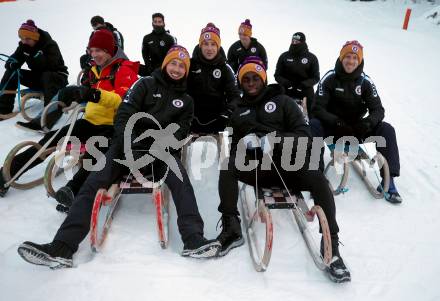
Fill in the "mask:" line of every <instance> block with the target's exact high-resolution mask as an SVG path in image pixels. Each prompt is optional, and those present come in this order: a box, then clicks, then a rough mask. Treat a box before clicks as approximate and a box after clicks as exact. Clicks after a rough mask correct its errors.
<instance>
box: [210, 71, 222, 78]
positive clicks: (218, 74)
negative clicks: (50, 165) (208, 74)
mask: <svg viewBox="0 0 440 301" xmlns="http://www.w3.org/2000/svg"><path fill="white" fill-rule="evenodd" d="M212 75H213V76H214V77H215V78H220V77H222V71H221V70H220V69H214V71H213V72H212Z"/></svg>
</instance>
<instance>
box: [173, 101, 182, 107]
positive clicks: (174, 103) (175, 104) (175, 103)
mask: <svg viewBox="0 0 440 301" xmlns="http://www.w3.org/2000/svg"><path fill="white" fill-rule="evenodd" d="M173 106H175V107H176V108H181V107H183V101H181V100H180V99H174V100H173Z"/></svg>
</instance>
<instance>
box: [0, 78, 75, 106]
mask: <svg viewBox="0 0 440 301" xmlns="http://www.w3.org/2000/svg"><path fill="white" fill-rule="evenodd" d="M13 73H14V71H11V70H9V69H6V72H5V74H4V75H3V78H2V80H1V82H0V89H3V87H4V85H6V83H7V82H8V80H9V78H10V77H11V75H12V74H13ZM17 84H18V78H17V73H15V75H14V76H13V77H12V78H11V79H10V80H9V82H8V84H7V85H6V86H5V89H6V90H16V89H17ZM20 84H21V85H23V86H26V87H28V88H30V89H32V90H38V91H43V94H44V105H45V106H46V105H47V104H48V103H49V102H50V100H51V99H52V97H54V96H55V95H56V94H57V93H58V90H59V89H61V88H64V87H65V86H67V84H68V81H67V75H66V74H61V73H59V72H53V71H44V72H35V71H31V70H23V69H21V70H20ZM14 99H15V95H13V94H3V95H0V113H1V114H6V113H11V112H12V110H13V109H14Z"/></svg>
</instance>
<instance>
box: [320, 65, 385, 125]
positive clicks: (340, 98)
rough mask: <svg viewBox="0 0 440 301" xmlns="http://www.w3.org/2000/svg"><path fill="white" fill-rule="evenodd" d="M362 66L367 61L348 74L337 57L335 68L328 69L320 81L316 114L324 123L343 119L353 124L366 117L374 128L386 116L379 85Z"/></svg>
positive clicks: (365, 120) (366, 120)
mask: <svg viewBox="0 0 440 301" xmlns="http://www.w3.org/2000/svg"><path fill="white" fill-rule="evenodd" d="M363 67H364V61H362V63H361V64H360V65H359V66H358V68H357V69H356V70H355V71H353V72H352V73H350V74H347V73H346V72H345V71H344V69H343V67H342V63H341V62H340V61H339V59H338V60H337V61H336V64H335V69H334V70H330V71H329V72H327V73H326V74H325V75H324V77H323V78H322V79H321V81H320V82H319V85H318V90H317V91H316V95H315V103H316V104H315V109H314V116H315V117H316V118H318V119H319V120H320V121H321V122H322V123H323V124H324V125H325V126H329V127H334V126H335V125H336V122H337V120H338V119H341V120H343V121H344V122H346V123H347V124H349V125H351V126H353V125H355V124H357V123H359V122H361V121H364V122H366V123H367V124H368V125H369V127H370V130H372V129H373V128H374V127H375V126H376V125H377V124H378V123H379V122H380V121H382V120H383V118H384V115H385V110H384V108H383V106H382V103H381V101H380V97H379V94H378V93H377V90H376V86H375V85H374V83H373V81H372V80H371V79H370V78H369V77H368V76H367V75H366V74H365V73H364V72H363ZM367 113H368V116H367V117H365V115H366V114H367Z"/></svg>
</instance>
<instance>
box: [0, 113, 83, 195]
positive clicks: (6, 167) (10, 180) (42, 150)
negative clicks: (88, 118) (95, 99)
mask: <svg viewBox="0 0 440 301" xmlns="http://www.w3.org/2000/svg"><path fill="white" fill-rule="evenodd" d="M82 110H84V108H83V107H81V106H77V107H75V108H74V109H73V110H72V112H71V113H70V115H69V118H68V120H67V121H66V123H68V122H71V123H70V126H69V129H68V131H67V135H66V137H70V134H71V132H72V130H73V127H74V125H75V122H74V121H75V120H76V119H77V117H78V114H79V112H81V111H82ZM61 129H62V128H60V129H59V130H58V131H57V132H55V133H54V135H53V136H52V137H51V138H50V139H49V140H48V141H47V142H46V143H45V145H43V146H41V145H39V144H38V143H37V142H34V141H23V142H21V143H19V144H17V145H16V146H15V147H13V148H12V149H11V150H10V151H9V153H8V155H7V156H6V159H5V162H4V163H3V178H4V179H5V182H6V185H7V186H11V187H14V188H17V189H31V188H33V187H36V186H38V185H40V184H42V183H43V182H44V177H45V176H44V175H43V176H41V177H40V178H37V179H36V180H32V181H29V182H24V183H20V182H18V181H17V179H18V177H20V176H21V175H22V174H23V173H24V172H25V171H26V169H27V168H28V166H30V165H31V164H32V163H33V162H34V161H35V160H36V159H37V158H40V159H41V160H43V161H44V160H45V159H46V158H47V157H48V156H50V155H51V154H52V153H53V152H54V151H55V150H56V147H55V146H53V147H48V146H49V144H50V143H51V142H52V141H53V139H55V137H56V136H57V134H58V132H59V131H60V130H61ZM64 143H65V145H64V147H63V149H66V147H67V144H68V143H67V140H65V142H64ZM28 147H35V148H36V149H37V150H38V151H37V153H36V154H35V155H34V156H33V157H32V158H31V159H30V160H29V161H28V162H27V163H26V164H25V165H24V166H23V167H22V168H21V169H20V170H19V171H18V172H17V173H16V174H15V175H14V176H12V175H11V165H12V161H13V159H14V157H15V156H16V155H17V154H18V153H19V152H21V151H22V150H23V149H25V148H28Z"/></svg>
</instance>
